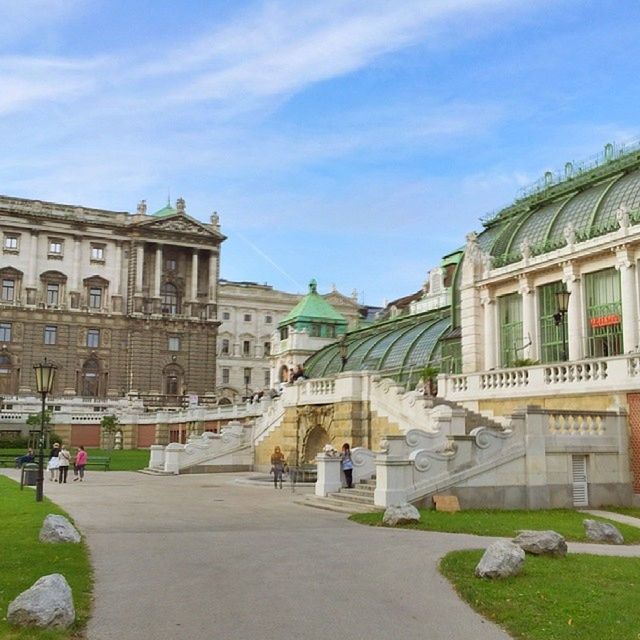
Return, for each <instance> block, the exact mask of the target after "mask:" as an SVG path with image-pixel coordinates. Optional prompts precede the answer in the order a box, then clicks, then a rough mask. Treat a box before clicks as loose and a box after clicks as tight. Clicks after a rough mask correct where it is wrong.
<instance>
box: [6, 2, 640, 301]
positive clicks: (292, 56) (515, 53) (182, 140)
mask: <svg viewBox="0 0 640 640" xmlns="http://www.w3.org/2000/svg"><path fill="white" fill-rule="evenodd" d="M638 43H640V3H639V2H637V0H598V1H595V0H593V1H589V0H553V1H547V0H522V1H519V0H419V1H417V0H402V1H397V0H385V1H380V0H367V1H366V2H365V1H363V0H358V1H345V0H323V2H315V1H312V0H291V1H289V0H280V1H278V0H274V1H269V2H261V1H256V2H244V1H241V0H235V1H230V0H229V1H218V0H199V1H196V0H181V1H180V2H173V1H169V0H166V1H165V0H129V1H127V2H123V1H117V0H111V1H108V0H20V1H19V2H17V1H16V0H0V87H2V90H1V91H0V140H2V145H1V146H0V149H1V150H2V153H1V154H0V193H3V194H6V195H14V196H21V197H26V198H35V199H43V200H45V199H46V200H53V201H58V202H65V203H73V204H83V205H86V206H94V207H104V208H107V209H116V210H129V211H133V210H135V207H136V203H137V202H138V201H139V200H140V199H143V198H144V199H146V200H147V202H148V204H149V208H150V209H151V210H156V209H159V208H161V207H162V206H163V205H164V204H165V202H166V199H167V193H168V192H169V191H170V193H171V197H172V200H174V199H175V198H176V197H178V196H182V197H184V198H185V200H186V203H187V211H188V213H189V214H190V215H193V216H194V217H195V218H199V219H201V220H208V217H209V215H210V213H211V212H212V211H214V210H215V211H218V213H219V214H220V217H221V223H222V228H223V232H224V233H225V234H226V235H227V236H228V238H229V239H228V240H227V241H226V242H225V243H224V245H223V252H222V268H221V275H222V277H225V278H227V279H233V280H252V281H256V282H268V283H270V284H272V285H274V286H275V287H277V288H281V289H284V290H287V291H304V290H305V289H306V284H307V282H308V281H309V280H310V279H311V278H312V277H315V278H316V279H317V280H318V284H319V289H320V291H321V292H324V291H328V290H330V289H331V287H332V285H333V284H335V285H336V286H337V288H338V289H339V290H340V291H342V292H344V293H347V294H350V293H351V292H352V290H353V289H356V290H357V291H358V296H359V300H360V301H361V302H365V303H367V304H371V305H378V304H382V302H383V300H384V299H393V298H396V297H400V296H402V295H406V294H408V293H411V292H413V291H416V290H417V289H419V288H420V286H421V284H422V282H423V281H424V280H425V278H426V275H427V272H428V270H429V269H430V268H431V267H433V266H435V265H437V264H438V262H439V260H440V258H441V257H442V256H443V255H445V254H446V253H449V252H450V251H452V250H453V249H455V248H457V247H458V246H461V245H462V244H463V243H464V237H465V235H466V233H468V232H469V231H472V230H480V229H481V224H480V222H479V219H480V218H481V217H483V216H485V215H486V214H487V213H489V212H491V211H493V210H495V209H498V208H500V207H501V206H504V205H506V204H508V203H509V202H510V201H512V200H513V198H514V197H515V196H516V195H517V192H518V190H519V189H520V188H522V187H524V186H526V185H528V184H530V183H531V182H533V181H535V180H537V179H538V178H539V177H540V176H541V175H542V174H543V173H544V171H546V170H548V169H561V168H562V167H563V166H564V163H565V162H566V161H569V160H572V161H579V160H582V159H585V158H587V157H589V156H591V155H593V154H595V153H597V152H599V151H600V150H601V149H602V147H603V146H604V144H605V143H607V142H610V141H611V142H618V143H624V142H628V141H632V140H635V139H637V138H638V137H640V121H639V120H638V104H639V103H640V100H639V98H640V96H639V95H638V94H639V93H640V83H639V82H638V77H640V74H639V71H640V68H639V67H640V55H639V48H640V46H639V44H638Z"/></svg>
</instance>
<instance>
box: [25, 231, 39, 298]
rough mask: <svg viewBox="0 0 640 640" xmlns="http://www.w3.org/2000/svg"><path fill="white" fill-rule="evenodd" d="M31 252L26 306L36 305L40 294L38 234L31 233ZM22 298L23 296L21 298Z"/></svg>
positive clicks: (26, 277) (26, 279)
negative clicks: (38, 293)
mask: <svg viewBox="0 0 640 640" xmlns="http://www.w3.org/2000/svg"><path fill="white" fill-rule="evenodd" d="M29 251H30V252H31V253H30V254H29V266H28V269H27V273H26V274H25V287H26V300H25V302H26V304H28V305H33V304H35V303H36V297H37V292H38V255H39V254H38V232H37V231H32V232H31V239H30V247H29ZM20 297H21V298H22V296H20Z"/></svg>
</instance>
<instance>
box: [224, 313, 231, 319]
mask: <svg viewBox="0 0 640 640" xmlns="http://www.w3.org/2000/svg"><path fill="white" fill-rule="evenodd" d="M230 318H231V314H230V313H229V312H228V311H223V312H222V319H223V320H229V319H230Z"/></svg>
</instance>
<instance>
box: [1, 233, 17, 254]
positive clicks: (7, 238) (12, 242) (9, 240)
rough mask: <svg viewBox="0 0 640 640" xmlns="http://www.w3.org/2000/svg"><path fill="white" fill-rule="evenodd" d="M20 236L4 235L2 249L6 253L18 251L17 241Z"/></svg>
mask: <svg viewBox="0 0 640 640" xmlns="http://www.w3.org/2000/svg"><path fill="white" fill-rule="evenodd" d="M19 238H20V236H18V235H16V234H13V233H5V234H4V245H3V246H4V248H5V249H6V250H7V251H18V246H19V245H18V239H19Z"/></svg>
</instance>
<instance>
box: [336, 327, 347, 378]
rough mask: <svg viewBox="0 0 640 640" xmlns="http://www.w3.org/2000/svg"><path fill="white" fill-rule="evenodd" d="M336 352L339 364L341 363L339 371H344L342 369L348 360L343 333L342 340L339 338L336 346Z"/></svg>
mask: <svg viewBox="0 0 640 640" xmlns="http://www.w3.org/2000/svg"><path fill="white" fill-rule="evenodd" d="M338 350H339V351H340V362H341V365H340V371H344V367H345V365H346V364H347V360H348V359H349V351H348V345H347V334H346V333H343V334H342V338H340V342H339V344H338Z"/></svg>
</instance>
